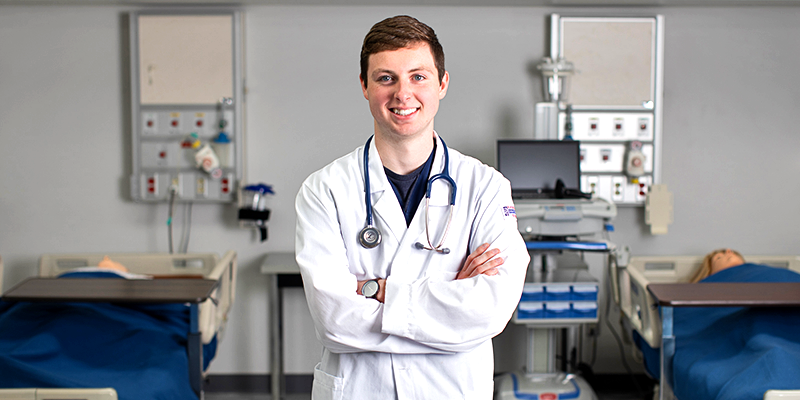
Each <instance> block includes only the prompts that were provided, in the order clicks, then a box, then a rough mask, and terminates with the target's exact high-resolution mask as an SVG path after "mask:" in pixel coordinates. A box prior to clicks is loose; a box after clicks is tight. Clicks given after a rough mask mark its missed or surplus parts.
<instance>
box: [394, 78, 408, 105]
mask: <svg viewBox="0 0 800 400" xmlns="http://www.w3.org/2000/svg"><path fill="white" fill-rule="evenodd" d="M412 93H413V92H412V90H411V85H410V84H409V83H408V82H404V81H400V83H398V84H397V91H396V92H395V94H394V97H395V98H396V99H397V100H399V101H402V102H406V101H408V100H410V99H411V96H412Z"/></svg>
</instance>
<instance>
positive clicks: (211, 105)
mask: <svg viewBox="0 0 800 400" xmlns="http://www.w3.org/2000/svg"><path fill="white" fill-rule="evenodd" d="M129 18H130V19H129V21H130V32H131V34H130V52H131V104H132V118H131V125H132V131H131V132H132V135H131V136H132V144H133V146H132V165H133V168H132V175H131V178H130V185H131V197H132V198H133V199H134V200H136V201H145V202H161V201H167V200H168V199H170V197H173V198H174V199H175V200H176V201H184V202H189V201H191V202H232V201H235V200H236V193H237V187H238V184H239V182H240V180H241V179H242V175H243V162H242V154H243V144H244V138H243V131H242V114H243V104H242V103H243V99H244V95H243V92H244V90H243V79H244V78H243V68H242V37H241V16H240V14H239V13H238V12H234V11H230V12H227V11H226V12H220V11H214V12H197V13H165V12H139V13H131V14H130V17H129Z"/></svg>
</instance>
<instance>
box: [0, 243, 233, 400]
mask: <svg viewBox="0 0 800 400" xmlns="http://www.w3.org/2000/svg"><path fill="white" fill-rule="evenodd" d="M104 256H108V257H109V258H110V259H111V260H113V261H114V262H116V263H119V264H121V265H123V266H125V267H126V268H127V269H128V271H129V273H128V274H119V273H117V272H114V271H109V270H99V269H98V268H96V266H97V265H98V264H99V263H100V262H101V260H103V258H104ZM236 273H237V256H236V253H235V252H233V251H228V252H227V253H225V255H224V256H223V257H222V258H221V259H220V258H219V256H218V255H217V254H214V253H190V254H155V253H117V254H115V253H105V254H45V255H43V256H42V257H41V258H40V263H39V276H38V277H36V278H30V279H28V280H26V281H23V282H21V283H19V284H18V285H16V286H14V287H13V288H11V289H10V290H8V291H7V292H6V293H4V295H3V302H2V303H0V323H3V324H6V325H4V326H5V327H9V328H12V329H4V331H5V332H6V333H4V334H0V387H3V388H16V389H29V390H30V389H36V388H39V389H38V391H39V392H42V389H41V388H51V389H55V388H71V390H69V391H68V393H71V394H75V393H74V391H75V390H80V389H79V388H87V389H86V393H85V394H84V395H83V397H81V396H80V393H78V394H75V396H78V397H58V398H91V399H95V398H103V399H115V398H116V397H96V396H97V395H98V394H97V393H101V395H102V396H108V391H107V390H106V389H107V388H113V389H116V392H118V395H119V399H120V400H125V399H138V398H156V397H157V398H202V382H203V378H204V377H205V374H206V368H207V367H208V363H209V362H210V361H211V359H212V358H213V357H214V356H215V355H216V349H217V345H218V343H219V342H220V341H221V339H222V335H223V333H224V329H225V326H226V323H227V319H228V313H229V311H230V308H231V306H232V304H233V302H234V299H235V282H236ZM87 274H88V275H87ZM97 274H100V275H104V274H112V275H119V276H114V277H116V278H120V277H122V278H126V279H122V280H116V279H114V280H109V279H93V278H89V276H92V277H94V276H96V275H97ZM57 277H61V278H59V279H54V278H57ZM68 278H73V279H68ZM74 278H77V279H74ZM109 284H111V285H110V286H109ZM81 285H93V286H91V287H96V288H97V290H93V291H87V292H86V293H69V292H70V291H78V290H79V289H77V288H79V287H82V286H81ZM83 287H85V286H83ZM109 288H110V289H109ZM198 290H200V292H198ZM37 291H38V293H37ZM109 291H115V293H111V292H109ZM197 293H204V294H203V295H197ZM76 298H77V299H79V300H74V299H76ZM109 299H115V300H109ZM34 316H35V318H38V319H41V320H42V321H35V320H34ZM69 317H72V318H74V319H75V320H74V321H70V320H69V319H68V318H69ZM87 318H94V319H88V321H90V322H91V323H97V324H98V325H97V326H99V327H101V328H97V329H95V331H100V332H98V334H99V338H98V339H84V338H83V337H82V336H80V335H83V334H85V333H87V332H88V333H89V334H92V335H93V334H94V332H93V331H92V329H94V328H93V327H88V326H87V327H84V325H86V324H85V321H84V320H85V319H87ZM76 321H78V322H76ZM133 323H136V324H138V323H143V324H144V326H139V325H129V324H133ZM14 324H18V325H14ZM59 324H63V325H59ZM48 325H52V326H53V327H54V330H55V331H46V330H43V328H41V327H42V326H48ZM64 327H66V328H64ZM20 329H21V330H24V329H31V331H32V332H34V333H35V334H39V336H38V337H36V336H31V337H26V338H19V337H13V336H14V334H11V333H10V332H13V331H16V330H20ZM124 329H129V330H130V331H129V332H125V331H124ZM70 330H72V331H73V332H71V333H70V335H72V336H66V335H67V333H65V331H70ZM108 331H113V332H108ZM117 331H119V332H117ZM112 335H118V336H112ZM128 338H131V339H130V340H128ZM134 339H135V340H136V341H135V342H132V340H134ZM14 340H17V342H14ZM70 340H76V341H83V340H86V342H87V343H84V344H83V345H84V346H86V348H85V349H83V350H84V351H83V353H84V354H76V350H75V348H74V347H75V345H73V344H71V343H69V341H70ZM104 340H106V341H108V342H109V346H108V347H98V346H100V345H99V344H97V343H99V342H103V341H104ZM124 340H128V341H124ZM36 341H41V343H37V342H36ZM117 342H119V343H121V344H120V345H119V346H122V347H123V348H122V349H120V348H118V347H117V346H116V345H112V344H111V343H117ZM48 346H52V347H53V349H54V350H53V351H52V353H53V354H44V355H42V354H35V357H33V358H36V357H39V358H47V357H50V358H51V359H52V360H51V361H50V362H49V364H41V365H40V364H37V363H36V362H37V361H32V362H31V363H30V364H28V363H27V362H28V361H29V360H30V359H31V358H32V357H30V354H27V353H25V352H31V351H32V352H37V351H40V350H39V349H41V348H47V347H48ZM128 346H131V347H128ZM161 346H166V347H163V350H162V347H161ZM180 346H182V347H180ZM3 349H5V352H6V354H3V353H2V352H3ZM9 349H10V350H9ZM85 353H89V354H85ZM20 354H22V355H20ZM65 354H66V355H65ZM137 354H143V355H148V354H149V356H141V357H140V356H138V355H137ZM70 357H72V358H70ZM129 357H134V358H129ZM146 357H150V358H146ZM98 360H103V361H102V362H103V363H107V364H106V365H100V361H98ZM87 364H94V365H87ZM122 364H130V368H131V370H130V371H126V370H117V369H118V368H128V365H122ZM151 364H152V365H151ZM108 365H113V367H109V366H108ZM73 367H74V368H84V367H86V368H87V369H86V370H82V371H81V372H80V373H77V372H75V371H72V370H71V369H72V368H73ZM4 368H5V371H4V370H3V369H4ZM92 368H95V369H94V370H93V369H92ZM8 371H15V372H14V373H17V372H19V374H20V377H19V378H11V377H9V376H8V375H5V377H3V376H4V372H8ZM84 377H86V378H84ZM176 377H177V378H176ZM25 382H33V383H37V382H41V383H42V384H41V385H35V384H33V385H25V384H24V383H25ZM98 390H99V391H98ZM159 390H163V391H164V392H163V393H161V392H158V391H159ZM45 392H46V391H45ZM20 393H27V394H25V395H26V396H30V392H19V391H18V392H17V393H16V394H14V392H12V391H10V390H7V391H6V393H5V394H7V395H8V396H11V397H3V396H4V393H3V391H2V390H0V399H6V398H13V399H17V398H31V399H40V398H42V399H43V398H52V397H13V396H22V395H20ZM33 393H36V391H34V392H33ZM42 393H44V392H42ZM36 396H38V394H36ZM92 396H95V397H92ZM115 396H116V394H115ZM143 396H144V397H143Z"/></svg>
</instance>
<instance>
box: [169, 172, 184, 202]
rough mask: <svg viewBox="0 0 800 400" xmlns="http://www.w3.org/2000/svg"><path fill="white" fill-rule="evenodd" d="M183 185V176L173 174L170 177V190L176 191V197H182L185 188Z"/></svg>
mask: <svg viewBox="0 0 800 400" xmlns="http://www.w3.org/2000/svg"><path fill="white" fill-rule="evenodd" d="M181 186H182V185H181V176H180V175H173V176H172V177H171V179H170V183H169V191H170V192H172V191H174V192H175V197H181V196H182V195H183V188H182V187H181Z"/></svg>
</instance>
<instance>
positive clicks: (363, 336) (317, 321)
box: [295, 180, 450, 354]
mask: <svg viewBox="0 0 800 400" xmlns="http://www.w3.org/2000/svg"><path fill="white" fill-rule="evenodd" d="M316 186H317V187H313V188H312V184H310V183H309V181H308V180H307V181H306V183H304V184H303V186H302V188H301V189H300V192H299V193H298V195H297V199H296V204H295V206H296V211H297V231H296V242H295V251H296V257H297V263H298V265H299V266H300V272H301V275H302V277H303V286H304V288H305V293H306V299H307V300H308V306H309V310H310V311H311V317H312V319H313V321H314V326H315V328H316V331H317V337H318V338H319V340H320V341H321V342H322V344H323V345H324V346H325V347H326V348H327V349H328V350H330V351H331V352H334V353H356V352H365V351H375V352H386V353H404V354H432V353H438V354H448V353H450V352H449V351H447V350H442V349H437V348H434V347H431V346H428V345H426V344H422V343H417V342H414V341H413V340H411V339H409V338H404V337H399V336H394V335H391V334H389V333H385V332H381V324H382V309H383V304H382V303H380V302H378V301H375V300H374V299H367V298H365V297H363V296H360V295H358V294H356V286H357V278H356V276H355V275H353V274H352V273H351V271H350V270H349V267H348V258H347V253H346V248H345V244H344V241H343V239H342V233H341V228H340V225H339V219H338V215H337V212H336V208H337V206H343V207H352V204H344V205H340V204H337V203H336V201H335V199H334V196H333V195H332V194H331V193H330V191H329V190H326V189H325V188H324V186H322V185H320V184H319V183H317V184H316Z"/></svg>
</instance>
